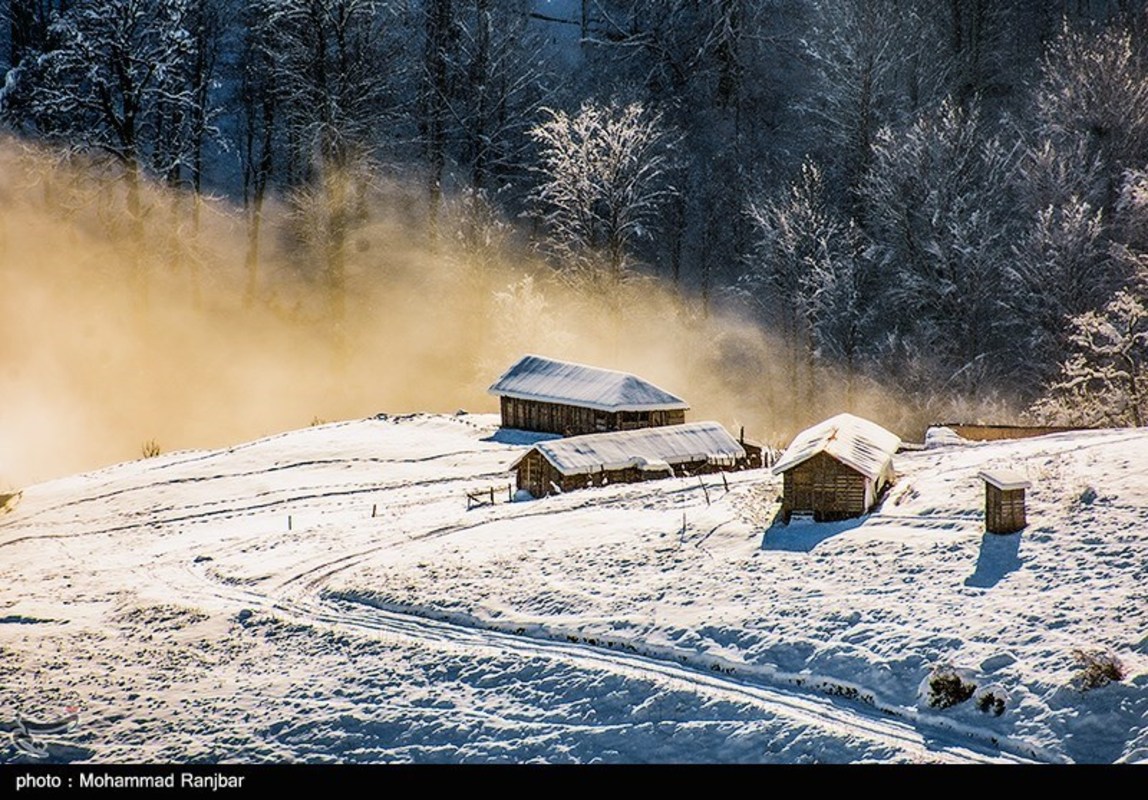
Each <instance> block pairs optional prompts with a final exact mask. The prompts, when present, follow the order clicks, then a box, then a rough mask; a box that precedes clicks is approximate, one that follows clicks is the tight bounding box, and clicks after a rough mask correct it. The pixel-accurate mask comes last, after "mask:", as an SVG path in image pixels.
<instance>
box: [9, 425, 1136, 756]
mask: <svg viewBox="0 0 1148 800" xmlns="http://www.w3.org/2000/svg"><path fill="white" fill-rule="evenodd" d="M496 422H497V420H496V418H495V417H492V416H459V417H446V416H433V415H415V416H408V417H392V418H380V419H373V420H366V421H359V422H349V423H340V424H335V425H326V426H321V427H314V428H310V429H307V430H303V431H297V432H293V433H287V434H283V435H280V436H275V437H271V438H268V439H263V440H260V441H257V442H253V443H250V444H246V445H241V446H237V447H234V448H230V449H227V450H220V451H213V452H183V453H174V454H170V455H165V456H160V457H158V458H155V459H149V460H145V461H138V462H132V463H128V464H122V465H118V466H115V467H110V468H108V469H105V470H101V471H98V472H93V473H88V474H85V475H80V476H76V477H72V478H67V479H63V480H57V481H52V482H49V483H44V484H41V485H38V486H32V487H28V488H27V489H26V491H25V493H24V496H23V498H22V500H21V501H20V503H19V505H18V506H17V507H16V508H15V509H14V510H13V511H11V512H10V513H8V514H5V515H4V516H0V586H2V587H3V588H2V589H0V724H3V723H4V722H5V721H6V720H7V721H11V720H12V719H13V718H15V717H16V716H17V715H18V714H23V715H25V716H27V717H33V718H50V717H54V716H59V715H62V714H63V713H64V712H63V709H64V708H67V707H69V706H78V707H79V708H80V715H81V719H80V723H79V726H78V727H77V728H76V729H75V730H73V731H72V732H70V733H68V734H66V735H60V736H56V737H47V741H48V743H49V745H50V750H51V753H52V758H53V759H54V760H60V761H64V760H95V761H105V762H128V761H154V760H172V761H227V762H234V761H266V760H273V761H284V760H292V761H294V760H301V761H335V762H352V761H422V762H427V761H515V762H521V761H529V760H545V761H558V762H562V761H578V762H590V761H595V760H602V761H676V762H683V761H723V762H735V761H736V762H761V761H765V762H802V761H825V762H844V761H862V760H873V761H997V760H1001V761H1015V760H1038V761H1101V762H1112V761H1119V760H1143V759H1145V758H1146V757H1148V637H1145V631H1146V630H1148V627H1146V622H1148V598H1146V596H1145V595H1146V591H1148V589H1146V588H1145V587H1148V580H1146V578H1148V561H1146V559H1145V555H1144V554H1145V543H1146V541H1148V431H1145V430H1136V431H1128V430H1124V431H1108V432H1092V433H1080V434H1062V435H1057V436H1049V437H1043V438H1039V439H1029V440H1022V441H1015V442H995V443H984V444H977V445H951V446H944V447H940V448H936V449H931V450H926V451H923V452H918V453H905V454H901V455H899V456H898V458H897V467H898V471H899V473H900V478H899V480H898V482H897V484H896V486H895V487H894V488H893V490H892V492H891V493H890V495H889V496H888V498H887V499H886V501H885V503H884V506H883V507H882V508H881V509H880V511H878V512H877V513H874V514H872V515H870V516H869V517H867V518H865V519H863V520H856V521H851V522H847V523H836V524H832V525H818V524H799V525H794V526H791V527H789V528H785V527H770V526H769V524H770V521H771V519H772V516H773V513H774V510H775V508H776V505H775V503H774V500H775V498H776V495H777V492H778V482H777V481H776V479H774V478H772V477H770V476H769V475H768V474H767V473H766V472H763V471H760V470H756V471H750V472H745V473H738V474H736V475H732V476H730V478H729V490H728V492H727V490H726V487H725V486H724V485H723V483H722V480H721V477H720V476H707V477H706V479H705V485H706V489H703V488H702V485H701V483H700V482H699V481H698V479H697V478H694V479H670V480H667V481H660V482H653V483H647V484H636V485H625V486H607V487H603V488H600V489H595V490H589V491H581V492H573V493H570V494H567V495H564V496H556V497H552V498H548V499H545V500H538V501H530V502H515V503H508V502H506V497H507V492H506V487H507V484H508V481H509V475H508V473H506V471H505V467H506V465H507V464H509V463H510V462H511V461H512V460H513V459H514V457H515V456H516V455H517V454H518V453H520V452H521V450H522V447H523V446H524V443H525V442H527V441H529V440H530V438H529V436H526V435H522V434H508V433H506V432H501V433H499V432H497V428H496ZM986 467H1009V468H1014V469H1017V470H1019V471H1021V472H1023V473H1025V474H1027V475H1028V476H1029V478H1030V479H1032V480H1033V482H1034V487H1033V489H1032V490H1031V492H1030V497H1029V519H1030V525H1029V527H1028V528H1027V529H1026V530H1025V531H1024V533H1023V534H1020V535H1014V536H1006V537H997V536H985V535H984V534H983V532H982V523H981V511H980V508H981V492H982V488H981V484H980V482H979V481H978V480H977V479H976V472H977V470H978V469H981V468H986ZM489 487H496V492H495V495H496V498H497V499H498V500H499V502H498V503H497V504H496V505H494V506H493V507H491V506H487V507H481V508H475V509H473V510H469V511H468V510H467V508H466V505H467V504H466V498H465V492H466V491H467V490H472V491H473V490H479V489H487V488H489ZM707 492H708V501H709V502H708V503H707ZM683 520H684V526H683ZM1095 647H1103V648H1108V649H1111V650H1112V651H1113V652H1115V653H1116V654H1117V655H1118V657H1119V658H1120V659H1121V660H1122V661H1123V663H1124V665H1125V667H1126V668H1127V671H1128V677H1127V678H1126V679H1125V680H1124V681H1123V682H1121V683H1118V684H1112V685H1109V686H1105V687H1102V688H1099V689H1095V690H1092V691H1089V692H1081V691H1079V690H1077V689H1075V688H1073V687H1072V685H1071V679H1072V676H1073V674H1074V670H1075V666H1074V662H1073V659H1072V656H1071V653H1072V651H1073V649H1075V648H1095ZM942 662H948V663H951V664H952V665H953V666H954V667H956V668H958V669H961V670H965V671H966V674H967V675H968V676H969V677H970V679H971V680H973V681H974V682H975V683H977V684H978V686H980V687H981V688H982V689H984V688H985V687H988V686H990V685H992V686H996V687H998V688H997V689H996V692H997V693H998V694H1005V693H1007V696H1008V702H1007V706H1006V709H1005V711H1004V713H1003V714H1002V715H1001V716H999V717H997V716H993V715H991V714H986V713H982V712H980V711H978V710H977V709H976V708H975V706H974V703H973V702H971V701H970V702H966V703H963V704H961V705H959V706H957V707H955V708H950V709H945V710H938V709H933V708H930V707H928V705H927V704H926V703H925V702H924V701H923V700H922V699H921V698H920V697H919V696H918V689H919V686H920V685H921V682H922V680H923V679H925V678H926V676H927V675H928V674H929V671H930V669H931V668H932V666H933V665H935V664H938V663H942ZM1001 690H1003V692H1002V691H1001ZM24 758H27V757H26V756H24V755H21V754H20V752H19V751H18V750H17V749H15V748H14V747H11V746H8V744H7V742H4V741H0V760H2V761H18V760H20V759H24Z"/></svg>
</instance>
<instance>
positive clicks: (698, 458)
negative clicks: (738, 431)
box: [510, 422, 761, 497]
mask: <svg viewBox="0 0 1148 800" xmlns="http://www.w3.org/2000/svg"><path fill="white" fill-rule="evenodd" d="M756 457H757V463H758V464H760V463H761V451H760V450H758V451H757V454H756ZM750 466H752V464H751V461H750V455H749V454H747V452H746V449H745V448H744V447H743V446H742V445H741V444H740V443H739V442H738V441H737V440H736V439H734V438H733V437H732V436H730V435H729V433H728V432H727V431H726V429H725V428H723V427H722V426H721V425H720V424H718V423H716V422H691V423H689V424H682V425H671V426H665V427H661V428H646V429H644V430H635V431H615V432H611V433H591V434H587V435H584V436H572V437H570V438H567V439H552V440H550V441H547V442H539V443H538V444H536V445H534V447H532V448H530V450H529V451H527V452H526V453H525V454H524V455H522V456H521V457H520V458H519V459H518V460H517V461H515V462H514V463H513V464H511V465H510V468H511V469H512V470H514V471H515V473H516V474H517V483H518V488H519V489H523V490H525V491H527V492H530V494H532V495H534V496H535V497H545V496H546V495H548V494H552V493H554V492H568V491H570V490H572V489H582V488H586V487H590V486H601V485H603V484H610V483H636V482H638V481H648V480H655V479H658V478H668V477H671V476H675V475H677V476H682V475H700V474H704V473H709V472H721V471H728V470H737V469H748V468H749V467H750Z"/></svg>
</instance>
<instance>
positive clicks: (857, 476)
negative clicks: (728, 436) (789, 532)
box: [773, 414, 901, 522]
mask: <svg viewBox="0 0 1148 800" xmlns="http://www.w3.org/2000/svg"><path fill="white" fill-rule="evenodd" d="M900 444H901V438H900V437H899V436H897V435H896V434H895V433H891V432H889V431H887V430H885V429H884V428H882V427H881V426H880V425H878V424H877V423H875V422H870V421H869V420H867V419H862V418H861V417H855V416H853V415H852V414H838V415H837V416H835V417H833V418H831V419H827V420H825V421H824V422H822V423H819V424H817V425H814V426H813V427H812V428H808V429H807V430H804V431H802V432H801V433H799V434H798V435H797V436H796V437H795V438H794V439H793V442H792V443H790V445H789V447H788V448H786V450H785V452H784V453H782V454H781V457H780V458H778V460H777V462H776V463H775V464H774V465H773V474H774V475H781V476H782V501H781V514H782V519H783V520H784V521H785V522H789V520H790V518H791V517H792V516H793V515H794V514H803V515H804V514H808V515H811V516H812V517H813V519H814V520H816V521H818V522H825V521H829V520H838V519H848V518H849V517H859V516H861V515H862V514H864V513H866V512H867V511H869V509H871V508H872V507H873V506H874V504H875V503H876V502H877V499H878V498H879V497H880V496H881V492H882V491H883V490H884V489H885V487H886V486H888V484H889V483H890V482H891V481H892V480H893V454H894V453H896V452H897V447H898V446H899V445H900Z"/></svg>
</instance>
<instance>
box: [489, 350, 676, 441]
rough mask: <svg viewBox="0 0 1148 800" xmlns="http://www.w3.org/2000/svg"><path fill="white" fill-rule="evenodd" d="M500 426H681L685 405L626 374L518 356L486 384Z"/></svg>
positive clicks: (595, 429)
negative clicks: (494, 399) (496, 402)
mask: <svg viewBox="0 0 1148 800" xmlns="http://www.w3.org/2000/svg"><path fill="white" fill-rule="evenodd" d="M489 391H490V393H491V394H493V395H496V396H498V397H499V398H500V403H501V411H502V427H504V428H517V429H518V430H524V431H538V432H540V433H558V434H561V435H563V436H577V435H579V434H586V433H604V432H608V431H628V430H638V429H640V428H656V427H661V426H664V425H681V424H682V423H684V422H685V421H686V410H687V409H688V408H689V405H688V404H687V403H686V402H685V401H684V400H682V399H681V398H680V397H677V396H676V395H673V394H670V393H669V392H667V391H666V390H665V389H662V388H660V387H658V386H655V385H654V384H652V383H650V382H649V381H646V380H643V379H642V378H639V377H637V376H636V375H631V374H629V373H627V372H616V371H615V370H610V369H600V368H598V367H590V366H586V365H585V364H575V363H572V362H569V361H556V360H554V359H551V358H544V357H543V356H535V355H527V356H523V357H522V358H521V359H519V360H518V362H517V363H515V364H514V366H512V367H511V368H510V369H508V370H507V371H506V372H505V373H503V375H502V377H500V378H499V379H498V380H497V381H495V382H494V384H493V385H492V386H491V387H490V390H489Z"/></svg>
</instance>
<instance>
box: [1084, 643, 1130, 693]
mask: <svg viewBox="0 0 1148 800" xmlns="http://www.w3.org/2000/svg"><path fill="white" fill-rule="evenodd" d="M1072 659H1073V660H1074V661H1075V662H1076V666H1077V670H1076V674H1074V675H1073V676H1072V686H1073V688H1076V689H1079V690H1080V691H1082V692H1087V691H1088V690H1089V689H1099V688H1100V687H1101V686H1107V685H1108V684H1110V683H1112V682H1114V681H1122V680H1124V674H1125V673H1124V665H1123V664H1122V663H1120V659H1119V658H1117V657H1116V655H1115V654H1114V653H1111V652H1109V651H1107V650H1073V651H1072Z"/></svg>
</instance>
